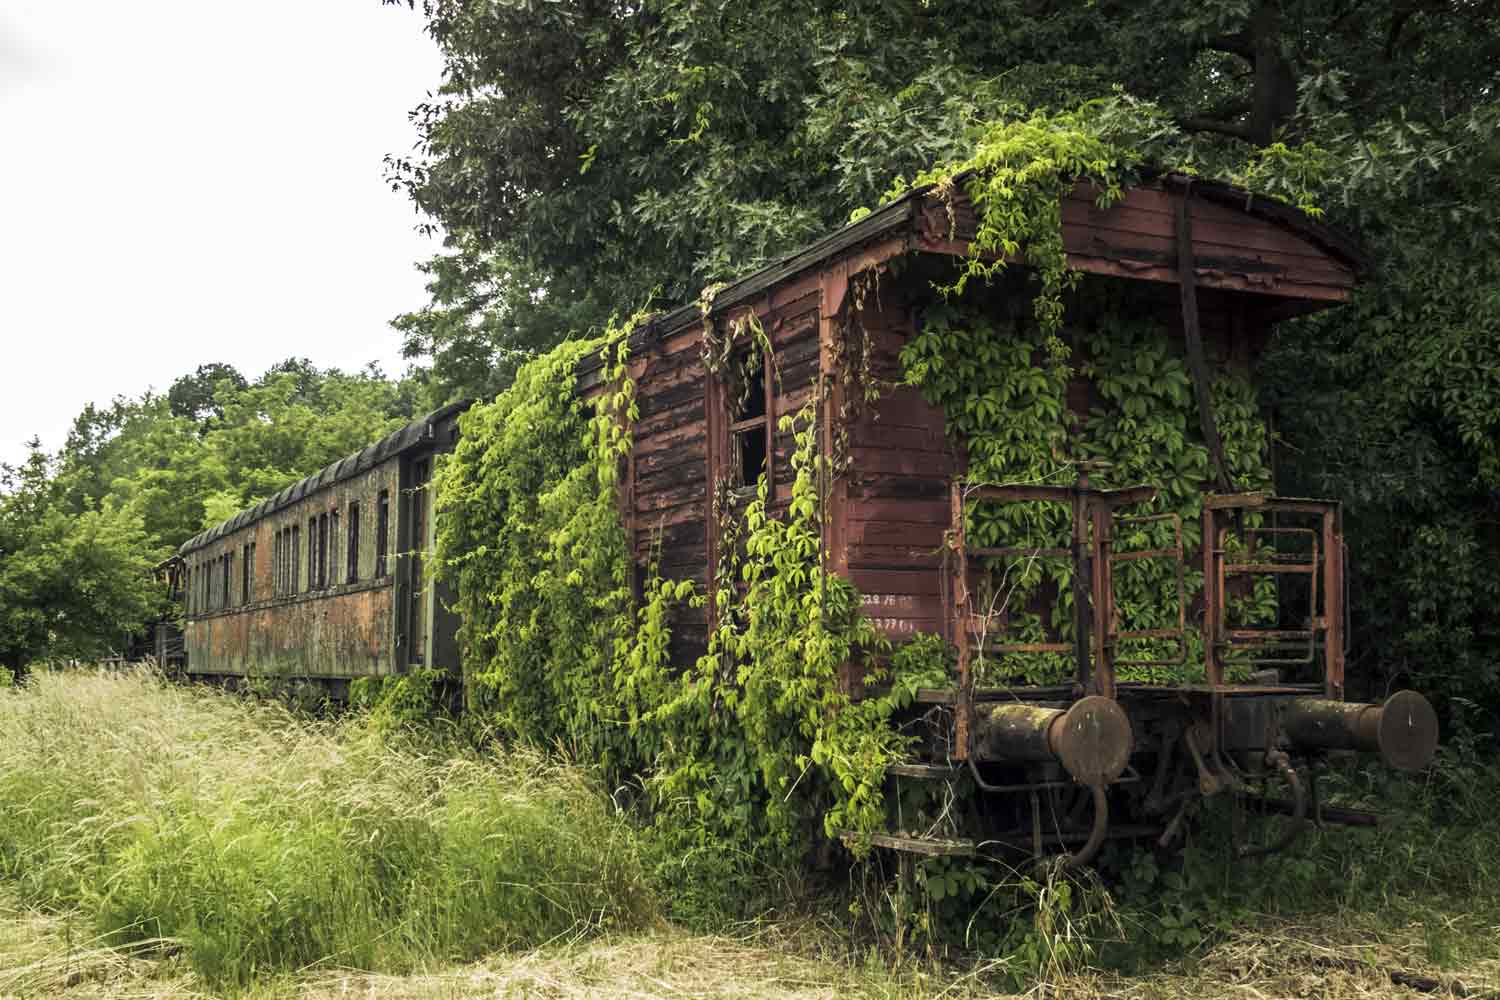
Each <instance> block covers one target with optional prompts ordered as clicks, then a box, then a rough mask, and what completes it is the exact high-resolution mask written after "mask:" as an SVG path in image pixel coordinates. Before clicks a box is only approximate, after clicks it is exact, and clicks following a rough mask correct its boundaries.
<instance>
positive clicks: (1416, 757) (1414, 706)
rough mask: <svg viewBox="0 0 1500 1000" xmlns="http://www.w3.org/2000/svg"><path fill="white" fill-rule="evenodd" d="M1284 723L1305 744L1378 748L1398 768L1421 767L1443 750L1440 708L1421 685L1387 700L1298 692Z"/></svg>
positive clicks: (1315, 747) (1289, 739) (1318, 747)
mask: <svg viewBox="0 0 1500 1000" xmlns="http://www.w3.org/2000/svg"><path fill="white" fill-rule="evenodd" d="M1281 728H1282V730H1283V731H1284V732H1285V733H1286V737H1287V742H1289V743H1290V744H1292V746H1295V747H1298V748H1300V749H1305V750H1363V751H1366V752H1368V753H1378V754H1380V756H1381V758H1382V759H1383V760H1384V761H1385V762H1386V763H1387V764H1389V765H1390V766H1391V767H1394V768H1396V769H1397V770H1398V771H1420V770H1421V769H1422V768H1424V767H1426V766H1427V765H1428V764H1429V763H1431V762H1432V758H1433V755H1434V754H1436V753H1437V743H1438V721H1437V713H1436V712H1434V711H1433V710H1432V703H1431V702H1429V701H1428V700H1427V699H1426V698H1424V697H1422V696H1421V695H1420V694H1417V692H1415V691H1398V692H1396V693H1395V694H1393V695H1391V696H1390V697H1389V698H1387V699H1386V700H1385V703H1384V704H1382V705H1370V704H1363V703H1360V702H1346V701H1328V700H1325V699H1322V698H1298V699H1296V700H1294V701H1293V702H1291V703H1290V704H1289V705H1287V707H1286V708H1285V709H1283V710H1282V713H1281Z"/></svg>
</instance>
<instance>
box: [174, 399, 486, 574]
mask: <svg viewBox="0 0 1500 1000" xmlns="http://www.w3.org/2000/svg"><path fill="white" fill-rule="evenodd" d="M472 402H473V401H472V400H462V401H460V402H457V403H449V404H448V405H447V406H444V407H440V408H439V409H436V410H433V411H432V412H431V413H429V414H427V415H426V416H425V417H421V418H420V419H417V420H413V421H412V422H411V423H409V424H407V425H406V426H405V427H401V428H398V429H397V430H394V431H392V432H391V433H389V434H387V435H386V436H385V437H383V438H381V439H380V440H379V441H376V442H375V443H374V444H372V445H369V446H367V447H365V448H364V449H362V450H360V451H357V452H355V453H354V454H352V455H348V456H346V457H344V458H341V459H339V460H338V461H337V462H334V463H333V464H332V465H330V466H328V467H327V468H325V469H323V470H322V471H321V472H317V473H314V474H313V475H311V476H308V477H307V478H306V479H302V480H299V481H298V482H295V483H293V484H292V485H290V486H288V487H287V488H286V489H284V490H282V491H281V492H280V493H277V494H276V495H275V496H273V497H269V498H267V499H265V500H262V501H261V502H260V503H258V504H256V505H255V506H254V507H251V508H250V509H249V510H243V511H240V512H239V513H238V514H236V515H234V517H231V518H230V519H229V520H227V521H225V522H224V523H223V524H218V525H215V526H214V527H212V528H209V529H208V530H207V531H203V532H200V533H199V534H196V535H194V536H193V537H192V538H189V539H188V540H187V541H185V542H183V543H182V545H181V546H180V547H179V548H178V549H177V554H178V555H179V556H184V555H187V554H188V553H189V552H192V551H193V550H195V549H201V548H202V547H203V546H205V545H208V544H209V543H211V542H214V541H217V540H218V539H220V538H223V537H224V536H225V535H228V534H231V533H233V532H236V531H238V530H239V529H241V528H243V527H245V526H247V525H250V524H254V523H255V522H256V521H259V520H260V519H261V518H263V517H266V516H267V515H269V514H274V513H275V512H276V511H278V510H281V509H283V508H285V507H289V506H291V505H292V504H294V503H296V502H297V501H299V500H301V499H303V498H304V497H307V496H310V495H311V494H313V493H316V492H317V491H318V490H321V489H324V488H326V487H329V486H332V485H334V484H335V483H340V482H343V481H344V480H346V479H352V478H353V477H355V476H357V475H359V474H360V473H363V472H368V471H369V470H370V469H373V468H374V467H375V466H377V465H379V464H381V463H382V462H385V461H386V460H387V459H390V458H392V457H394V456H396V455H399V454H401V453H402V452H404V451H409V450H410V449H412V448H415V447H416V446H417V445H419V444H422V443H423V442H426V441H429V440H431V437H432V427H433V425H435V424H437V423H438V422H439V421H442V420H446V419H447V418H449V417H451V416H453V415H455V414H457V413H461V412H463V411H464V410H466V409H468V408H469V406H470V405H471V404H472Z"/></svg>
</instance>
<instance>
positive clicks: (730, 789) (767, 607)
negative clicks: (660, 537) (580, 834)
mask: <svg viewBox="0 0 1500 1000" xmlns="http://www.w3.org/2000/svg"><path fill="white" fill-rule="evenodd" d="M633 325H634V322H632V323H627V324H623V325H621V326H619V327H618V328H614V329H611V331H610V332H609V333H607V334H606V335H605V336H604V337H603V338H601V339H600V340H596V341H594V342H591V343H588V344H570V345H565V346H564V347H562V348H559V349H558V350H556V351H554V352H553V353H552V354H551V355H548V356H547V357H544V358H541V359H539V360H537V361H535V362H532V363H531V364H530V365H529V366H527V367H526V368H524V369H523V370H522V371H521V373H520V375H519V377H518V379H517V381H516V384H515V386H514V387H512V388H511V389H510V390H508V391H507V392H505V393H503V394H501V395H500V396H499V397H498V398H497V399H496V400H494V401H493V402H491V403H487V404H481V405H479V406H476V407H474V408H473V409H472V410H470V412H469V413H468V414H467V415H465V417H464V418H463V425H462V435H461V437H460V443H459V445H458V447H457V449H456V450H455V452H454V454H453V457H452V460H451V461H450V462H449V463H448V464H447V466H446V468H445V469H444V470H443V471H442V473H441V479H440V487H439V489H440V508H441V510H442V511H443V514H442V517H441V518H440V522H439V532H438V539H439V560H438V563H439V567H440V572H442V573H444V574H446V575H447V576H448V577H449V578H450V579H451V580H453V581H454V582H455V583H456V590H457V593H458V601H459V607H460V611H461V612H462V617H463V627H462V632H461V641H462V644H463V648H464V665H465V682H466V686H467V691H468V698H469V703H470V706H471V708H472V709H474V710H475V711H476V712H477V714H478V715H479V716H480V717H481V718H482V719H484V720H486V721H487V722H489V723H490V724H491V725H493V726H494V727H495V728H496V729H497V730H498V731H499V732H500V733H501V734H503V735H504V736H506V737H509V738H519V739H526V740H532V741H536V742H540V743H551V744H561V745H563V746H565V747H568V748H569V749H570V750H571V751H572V752H574V753H576V754H577V755H579V756H580V757H584V758H586V759H588V760H590V761H592V762H596V763H598V764H599V765H600V766H602V767H603V768H604V769H605V771H606V773H607V774H608V776H609V777H610V779H611V780H612V781H615V782H624V781H632V780H634V781H639V783H640V784H641V786H642V787H643V788H644V790H645V791H646V793H647V795H648V797H649V800H650V803H651V805H652V815H653V817H654V822H656V823H657V824H658V826H659V827H660V828H661V831H662V832H663V833H664V834H665V835H666V836H665V838H664V839H665V840H666V841H667V842H669V843H671V844H672V845H673V848H674V849H673V851H672V852H671V853H672V855H673V857H676V858H690V857H693V856H695V854H704V855H707V856H709V857H712V858H714V859H717V860H718V861H723V860H724V859H725V858H733V859H736V860H734V861H733V862H731V867H734V866H737V865H750V866H752V867H759V866H763V865H766V864H796V863H800V861H801V860H802V859H803V858H804V856H805V854H806V852H807V850H808V849H809V847H810V845H811V844H812V843H813V842H814V841H815V840H816V839H817V838H818V837H819V836H831V835H836V834H838V833H840V832H841V831H845V830H853V831H872V830H874V829H878V828H880V827H881V826H882V825H883V823H884V819H885V814H884V806H883V801H882V781H883V778H884V774H885V768H886V766H887V764H888V763H889V762H890V761H892V760H894V759H896V758H897V757H898V755H900V753H901V752H902V749H903V741H902V738H901V736H900V735H899V734H898V732H897V731H896V729H895V728H893V727H892V726H891V725H890V724H889V720H890V719H891V716H892V715H893V714H894V713H895V712H896V711H897V710H898V709H899V708H900V707H902V706H903V705H905V704H908V703H909V702H910V701H911V699H912V697H913V696H914V694H915V691H916V687H917V685H918V684H919V683H934V682H936V681H937V680H939V678H940V675H939V674H937V673H934V671H933V669H932V668H931V665H930V664H928V665H927V666H926V667H908V668H907V669H904V670H898V671H896V672H895V673H896V674H897V676H892V671H891V670H890V669H889V668H888V667H886V666H883V664H884V663H885V662H886V660H885V657H884V654H886V653H888V652H889V644H888V643H887V642H886V640H885V639H883V638H882V637H881V636H880V635H879V633H877V632H876V630H875V629H874V628H873V627H872V626H871V625H870V624H869V623H868V622H867V621H865V620H864V619H863V618H862V617H861V616H860V614H859V607H860V596H859V594H858V593H857V591H856V590H855V589H854V588H853V587H852V586H851V585H850V584H849V583H848V582H847V581H845V580H843V579H841V578H839V577H837V576H834V575H832V574H830V573H828V572H826V571H825V569H824V567H823V565H822V561H821V538H822V527H821V525H822V518H823V513H824V505H823V502H822V497H821V495H820V493H819V483H820V482H822V481H823V480H824V479H825V478H826V477H824V476H822V475H821V463H822V462H824V461H825V459H824V457H823V456H822V455H820V454H819V450H818V447H817V442H818V433H819V422H818V421H819V414H820V412H821V407H822V405H823V404H822V403H821V402H819V401H815V402H813V403H809V404H808V406H807V407H806V408H805V409H804V410H803V411H802V412H800V413H798V414H796V415H795V416H785V417H783V418H782V423H781V430H782V432H783V433H790V434H792V435H793V437H794V440H795V445H796V446H795V450H794V452H793V454H792V456H791V462H790V464H791V468H792V471H793V475H794V478H793V482H792V485H791V490H790V500H789V502H788V504H787V506H786V510H785V512H784V514H781V515H780V516H774V515H773V512H772V510H771V505H770V502H769V489H768V485H767V483H766V481H765V479H764V477H762V479H761V481H760V483H759V484H758V489H757V492H756V495H755V496H754V498H753V499H751V500H750V501H749V503H748V506H747V507H746V508H745V509H744V510H743V511H742V512H738V513H736V514H734V515H733V516H730V515H729V511H728V508H727V507H723V508H721V509H720V511H719V513H720V514H721V516H723V518H724V522H725V526H726V529H732V530H726V532H725V535H724V541H723V544H722V547H723V550H724V553H723V555H722V557H721V560H720V565H719V573H718V576H717V579H716V580H714V581H713V584H712V587H711V592H708V593H704V592H701V590H700V588H698V587H697V586H696V585H695V584H694V583H693V582H692V581H690V580H670V579H664V578H661V577H660V576H659V575H658V574H657V572H656V568H655V566H654V565H651V566H648V567H647V574H646V577H647V578H646V581H645V582H644V584H643V585H642V586H641V587H640V596H639V598H636V597H635V596H634V595H633V594H632V591H631V586H630V576H631V574H632V573H633V572H634V567H633V565H632V563H631V559H630V555H629V552H628V549H627V545H626V539H625V535H624V531H623V527H622V525H621V519H620V516H619V508H618V497H617V488H616V477H617V470H618V467H619V463H620V459H621V458H622V457H624V456H625V455H626V454H628V452H629V448H630V442H631V439H630V427H631V425H632V423H633V422H634V420H635V418H636V416H637V411H636V406H635V402H634V392H635V387H634V384H633V383H632V382H631V380H630V378H629V377H628V373H627V364H626V362H627V360H628V354H627V351H628V343H629V336H628V334H629V330H630V329H631V328H632V327H633ZM740 333H742V334H744V335H745V336H746V337H748V338H749V339H750V340H751V342H752V344H751V346H752V347H754V346H755V345H756V344H757V343H758V342H760V341H763V340H764V335H763V334H760V335H759V336H756V331H754V330H749V329H746V330H744V331H740ZM752 353H754V351H752ZM591 354H598V355H599V356H601V358H602V359H603V360H604V362H605V365H604V369H603V388H602V389H601V390H600V391H599V392H597V393H596V394H594V396H593V397H592V398H593V400H594V401H595V403H594V406H595V409H594V412H593V413H592V414H591V413H590V412H589V410H588V406H587V405H586V404H585V403H584V402H583V401H582V400H581V399H580V397H579V394H578V393H576V392H575V389H576V376H575V371H576V369H577V367H578V365H579V364H580V362H582V361H583V360H584V359H585V358H587V357H589V356H590V355H591ZM724 356H725V357H726V358H727V357H728V355H727V354H725V355H724ZM720 493H721V494H722V491H720ZM710 602H711V603H712V605H713V610H714V620H715V627H714V629H713V631H712V632H711V634H710V637H709V645H708V650H707V653H706V654H705V655H703V656H702V657H700V658H699V659H698V660H697V661H696V662H695V663H692V664H682V663H674V662H672V659H671V656H670V650H671V630H672V625H671V623H672V620H673V613H674V610H675V609H676V608H678V607H680V606H682V605H684V604H693V605H697V606H699V607H703V606H705V605H707V604H708V603H710ZM910 661H911V658H910V657H908V658H905V659H901V660H899V661H898V663H900V664H907V663H909V662H910ZM851 666H852V667H854V668H855V669H861V670H864V671H866V675H865V680H866V682H867V683H869V684H871V685H876V686H879V691H878V693H876V694H874V695H873V696H871V697H867V698H863V699H859V700H855V699H852V698H851V697H850V696H849V693H848V685H847V684H846V683H845V681H846V678H845V671H847V670H848V669H849V668H850V667H851ZM714 874H715V877H718V878H724V877H732V874H733V872H728V873H726V872H723V871H718V872H715V873H714Z"/></svg>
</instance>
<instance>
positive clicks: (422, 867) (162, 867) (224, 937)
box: [0, 672, 655, 983]
mask: <svg viewBox="0 0 1500 1000" xmlns="http://www.w3.org/2000/svg"><path fill="white" fill-rule="evenodd" d="M0 731H3V732H4V733H5V734H6V737H5V740H4V741H3V743H0V874H3V875H4V876H6V877H8V878H10V879H12V880H14V882H15V883H16V884H17V885H18V886H19V888H20V891H21V893H22V895H23V896H24V898H25V899H26V900H27V901H28V902H30V903H32V904H34V905H40V906H46V907H53V908H64V907H69V908H71V907H77V908H81V909H82V910H83V912H85V913H86V914H88V915H89V916H90V917H91V918H92V919H93V921H94V922H95V924H96V925H97V928H98V930H99V932H100V933H101V934H103V935H105V936H106V938H108V939H110V940H113V941H116V942H126V941H132V940H139V939H150V938H168V939H175V940H177V941H180V942H181V944H182V945H183V947H184V949H185V953H186V955H187V957H188V959H189V961H190V962H191V963H192V965H193V966H194V968H195V969H196V970H197V971H198V972H199V974H200V975H202V976H203V977H204V978H205V979H207V980H208V981H210V982H214V983H244V982H247V981H248V980H250V979H251V978H253V977H255V976H257V975H260V974H262V973H266V972H275V971H279V970H292V969H301V968H305V967H308V966H311V965H316V964H319V963H330V964H338V965H345V966H354V967H361V968H369V969H382V970H400V969H405V968H410V967H413V966H415V965H418V964H421V963H424V962H426V961H428V960H457V959H463V958H465V957H470V956H473V955H477V954H479V953H480V952H482V951H485V950H488V949H493V948H496V947H526V946H534V945H537V944H539V943H541V942H543V941H547V940H551V939H554V938H556V937H558V936H563V935H576V934H586V933H589V932H591V931H595V930H599V929H603V928H614V927H621V926H637V925H640V924H642V923H643V922H645V921H647V920H649V919H651V918H652V917H653V915H654V913H655V909H654V904H653V900H652V897H651V894H650V893H649V891H648V889H647V887H646V880H645V875H644V866H643V865H642V863H641V860H640V854H639V850H638V846H637V841H636V838H635V835H634V833H633V832H632V829H631V828H630V826H629V825H628V824H627V823H626V822H625V821H624V820H623V819H622V818H621V817H620V816H619V815H618V814H617V812H616V810H615V809H614V807H613V804H612V803H611V802H610V800H609V799H608V797H607V796H605V795H604V794H603V793H602V792H601V791H600V789H599V788H598V787H596V786H595V785H594V784H593V783H591V782H590V781H589V780H588V779H587V778H586V777H585V776H584V775H582V774H581V773H580V772H578V771H577V770H575V769H572V768H570V767H567V766H565V765H563V764H560V763H557V762H556V761H555V760H554V759H553V758H549V757H547V756H545V755H543V754H541V753H539V752H533V751H529V750H519V749H513V750H509V751H507V752H505V753H503V754H499V755H493V756H491V755H486V756H481V755H479V754H477V753H475V752H472V751H465V750H462V749H460V748H457V747H452V746H436V745H433V744H432V743H430V742H429V743H426V744H424V743H419V742H416V741H414V740H408V741H407V742H404V743H396V742H392V741H390V740H386V739H382V738H381V737H380V736H379V735H378V734H377V733H375V732H374V731H373V730H372V729H371V728H369V727H367V726H365V725H364V724H363V723H362V722H359V721H358V720H355V721H352V722H344V723H327V722H324V723H319V722H309V721H306V720H301V719H298V718H296V717H294V716H292V715H290V714H288V713H287V712H286V711H285V710H283V709H280V708H277V707H274V706H272V705H267V704H259V703H254V702H250V701H247V700H243V699H237V698H232V697H228V696H221V695H217V694H212V693H205V692H203V691H199V690H189V689H184V688H180V687H174V686H170V685H166V684H163V683H159V682H158V681H157V680H156V679H155V678H153V677H152V676H150V675H148V674H145V673H132V674H125V675H109V676H106V675H101V674H93V673H76V672H75V673H71V674H66V675H64V674H54V673H39V674H37V675H35V676H33V677H32V678H31V680H30V682H29V683H28V684H27V686H26V687H25V688H15V689H10V690H6V691H5V692H3V693H0Z"/></svg>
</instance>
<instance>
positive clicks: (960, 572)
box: [948, 481, 974, 760]
mask: <svg viewBox="0 0 1500 1000" xmlns="http://www.w3.org/2000/svg"><path fill="white" fill-rule="evenodd" d="M948 508H949V516H950V518H951V519H952V523H953V546H954V551H953V556H954V558H953V584H952V592H953V621H954V634H953V644H954V645H955V646H956V647H957V648H958V699H957V704H956V705H955V706H954V712H955V715H956V716H957V718H956V719H955V720H954V724H955V742H956V743H957V744H958V745H957V746H956V747H954V748H953V756H954V758H955V759H956V760H967V759H968V756H969V716H970V714H971V713H972V712H973V698H972V695H973V690H974V678H973V672H972V670H971V669H970V664H969V557H968V553H967V551H966V550H967V548H968V542H967V539H966V537H965V532H964V485H963V483H962V482H958V481H955V482H954V483H953V484H952V486H951V487H950V491H949V498H948Z"/></svg>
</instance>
